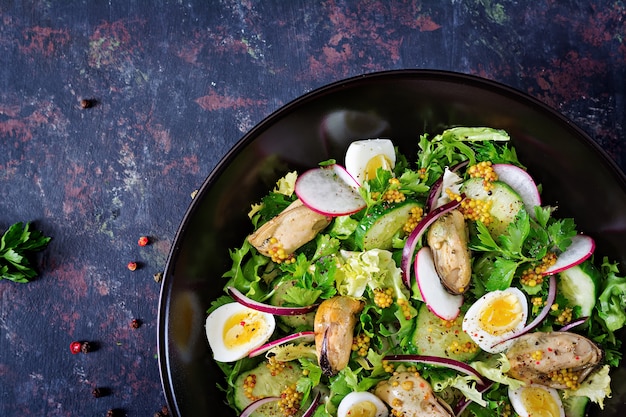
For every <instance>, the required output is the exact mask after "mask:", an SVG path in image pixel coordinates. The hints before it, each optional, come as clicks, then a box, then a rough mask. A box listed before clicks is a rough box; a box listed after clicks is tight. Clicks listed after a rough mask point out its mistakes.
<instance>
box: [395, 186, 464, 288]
mask: <svg viewBox="0 0 626 417" xmlns="http://www.w3.org/2000/svg"><path fill="white" fill-rule="evenodd" d="M463 198H465V195H461V199H463ZM460 204H461V202H460V201H456V200H455V201H450V202H449V203H446V204H444V205H443V206H441V207H437V208H436V209H434V210H433V211H431V212H430V213H428V214H427V215H426V216H425V217H424V218H423V219H422V220H421V221H420V222H419V223H418V224H417V226H415V229H413V231H412V232H411V234H410V235H409V237H407V239H406V243H405V244H404V248H403V249H402V262H401V268H402V274H403V279H404V283H405V284H406V286H407V287H408V288H411V265H412V264H413V262H412V261H413V254H414V253H415V247H416V246H417V242H418V241H419V239H420V237H422V235H423V234H424V232H425V231H426V229H428V227H429V226H430V225H431V224H433V223H434V222H435V220H437V219H438V218H439V217H440V216H442V215H443V214H446V213H447V212H449V211H451V210H454V209H455V208H457V207H458V206H459V205H460Z"/></svg>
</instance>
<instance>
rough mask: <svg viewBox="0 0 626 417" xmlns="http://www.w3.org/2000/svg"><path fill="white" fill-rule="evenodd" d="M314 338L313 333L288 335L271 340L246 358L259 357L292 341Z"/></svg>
mask: <svg viewBox="0 0 626 417" xmlns="http://www.w3.org/2000/svg"><path fill="white" fill-rule="evenodd" d="M314 338H315V332H313V331H308V332H298V333H294V334H290V335H289V336H285V337H281V338H280V339H276V340H273V341H271V342H269V343H266V344H264V345H262V346H259V347H258V348H256V349H253V350H251V351H250V353H248V357H249V358H253V357H255V356H259V355H260V354H262V353H265V352H267V351H268V350H270V349H272V348H274V347H276V346H280V345H282V344H284V343H288V342H293V341H294V340H298V339H307V340H313V339H314Z"/></svg>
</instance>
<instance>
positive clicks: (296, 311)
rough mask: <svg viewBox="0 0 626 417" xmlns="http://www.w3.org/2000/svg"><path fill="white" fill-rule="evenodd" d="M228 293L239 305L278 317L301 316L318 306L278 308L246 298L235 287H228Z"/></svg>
mask: <svg viewBox="0 0 626 417" xmlns="http://www.w3.org/2000/svg"><path fill="white" fill-rule="evenodd" d="M228 293H229V294H230V296H231V297H233V298H234V299H235V301H237V302H238V303H239V304H243V305H244V306H246V307H249V308H251V309H253V310H257V311H262V312H263V313H270V314H274V315H276V316H299V315H300V314H306V313H310V312H311V311H313V310H315V309H316V308H317V304H313V305H310V306H306V307H278V306H273V305H271V304H265V303H260V302H258V301H255V300H253V299H252V298H249V297H246V296H245V295H244V294H243V293H242V292H241V291H239V290H238V289H237V288H235V287H228Z"/></svg>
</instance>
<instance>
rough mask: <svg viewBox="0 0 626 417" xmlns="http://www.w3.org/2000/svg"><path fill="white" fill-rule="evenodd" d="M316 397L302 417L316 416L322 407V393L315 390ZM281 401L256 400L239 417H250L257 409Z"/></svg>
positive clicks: (275, 399) (276, 399)
mask: <svg viewBox="0 0 626 417" xmlns="http://www.w3.org/2000/svg"><path fill="white" fill-rule="evenodd" d="M315 391H316V392H315V397H313V401H311V405H309V407H308V408H307V409H306V411H305V412H304V413H303V414H302V417H311V416H312V415H313V414H315V410H317V407H319V405H320V399H321V398H322V393H321V392H320V391H319V390H315ZM278 400H280V397H265V398H261V399H260V400H256V401H254V402H252V403H250V404H249V405H248V406H247V407H246V408H244V409H243V411H242V412H241V414H239V417H249V416H250V415H251V414H252V413H254V412H255V411H256V410H257V408H259V407H261V406H262V405H265V404H267V403H271V402H274V401H278Z"/></svg>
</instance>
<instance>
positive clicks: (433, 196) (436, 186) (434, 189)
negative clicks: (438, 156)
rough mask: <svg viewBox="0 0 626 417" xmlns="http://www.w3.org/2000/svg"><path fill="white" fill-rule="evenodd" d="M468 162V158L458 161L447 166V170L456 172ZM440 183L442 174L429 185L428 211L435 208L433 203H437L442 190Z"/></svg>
mask: <svg viewBox="0 0 626 417" xmlns="http://www.w3.org/2000/svg"><path fill="white" fill-rule="evenodd" d="M468 163H469V160H466V161H462V162H459V163H458V164H455V165H453V166H452V167H451V168H449V170H450V171H451V172H457V171H458V170H459V169H461V168H463V167H465V166H467V164H468ZM442 184H443V174H442V175H441V176H440V177H439V178H438V179H437V180H436V181H435V182H434V183H433V185H432V186H431V187H430V193H428V197H427V198H426V210H427V211H428V212H431V211H433V209H434V208H435V204H436V203H437V200H439V197H440V196H441V192H442V191H443V190H442V189H441V185H442Z"/></svg>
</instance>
